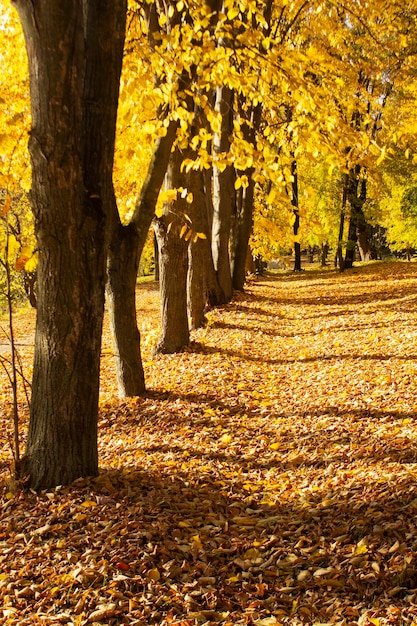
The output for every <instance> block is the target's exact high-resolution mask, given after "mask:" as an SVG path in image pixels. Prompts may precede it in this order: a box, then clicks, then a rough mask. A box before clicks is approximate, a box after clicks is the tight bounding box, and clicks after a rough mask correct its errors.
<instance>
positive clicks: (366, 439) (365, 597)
mask: <svg viewBox="0 0 417 626" xmlns="http://www.w3.org/2000/svg"><path fill="white" fill-rule="evenodd" d="M138 309H139V324H140V327H141V329H142V332H143V352H144V362H145V371H146V376H147V384H148V388H149V391H148V394H147V395H146V396H145V397H144V398H140V399H133V400H130V401H120V400H118V399H117V396H116V392H115V378H114V373H113V364H112V355H111V352H112V348H111V341H110V339H109V337H108V334H107V331H106V334H105V338H104V345H103V372H102V374H103V375H102V380H103V383H102V393H101V398H102V399H101V406H100V423H99V429H100V434H99V448H100V467H101V473H100V476H99V477H98V478H96V479H92V480H80V481H78V482H77V483H76V484H74V485H71V486H70V487H65V488H57V489H54V490H50V491H47V492H42V493H39V494H35V493H31V492H29V493H23V492H21V491H19V490H17V491H14V490H13V485H12V484H11V483H10V481H8V466H9V464H10V459H11V453H10V444H9V439H10V437H11V425H10V421H9V420H10V418H9V417H8V416H9V413H10V411H9V407H10V401H9V399H8V396H7V381H6V379H5V378H4V375H3V374H1V376H2V377H3V378H2V381H1V382H2V387H1V388H2V390H3V391H2V394H3V398H2V399H3V409H2V415H1V431H0V445H1V447H0V455H1V456H0V462H1V471H2V474H1V477H2V479H3V483H2V485H3V486H2V499H1V514H0V597H1V608H0V623H2V624H13V625H17V624H19V626H24V625H26V624H54V625H55V624H56V625H58V624H65V623H66V624H109V625H116V624H129V625H132V626H134V625H137V626H139V625H148V624H160V625H163V626H168V625H178V626H180V625H182V626H194V625H202V624H206V625H207V626H209V625H222V626H227V625H228V626H232V625H235V624H236V625H257V626H271V625H279V624H282V625H287V624H290V625H298V624H317V625H319V624H339V625H342V624H349V625H359V626H368V625H374V626H378V625H379V626H382V625H385V624H395V625H399V626H400V625H402V624H404V625H411V624H413V623H417V569H416V567H417V481H416V479H417V448H416V438H417V423H416V408H417V379H416V359H417V349H416V346H417V265H415V264H405V263H392V264H372V265H369V266H365V267H360V268H356V269H354V270H353V271H350V272H346V273H344V274H342V275H341V274H338V273H336V272H334V271H330V270H328V271H325V272H305V273H303V274H297V275H294V274H293V273H282V274H278V275H275V276H266V277H263V278H260V279H257V280H253V281H251V282H250V283H249V285H248V288H247V291H246V292H245V293H244V294H238V295H237V296H236V298H235V299H234V301H233V303H231V304H230V305H229V306H227V307H224V308H221V309H218V310H213V311H211V312H209V314H208V316H207V317H208V324H207V326H206V328H204V329H202V330H200V331H198V332H195V333H194V334H193V337H192V339H193V342H192V345H191V347H190V350H189V351H186V352H184V353H182V354H179V355H170V356H159V357H157V358H155V359H152V358H151V356H150V355H151V350H152V347H153V345H154V344H155V343H156V340H157V338H158V323H159V314H158V294H157V291H156V289H155V286H154V285H149V286H145V287H143V286H142V287H140V288H139V289H138ZM32 333H33V315H32V314H25V315H20V316H19V317H18V323H17V335H18V338H17V340H18V343H20V345H21V354H22V359H23V364H24V366H25V368H26V371H27V375H28V377H30V358H31V354H30V352H31V346H30V343H31V342H30V341H29V340H28V338H30V337H31V336H32V335H31V334H32ZM6 351H7V349H6V348H5V347H4V346H3V347H2V352H1V354H2V358H6V357H5V354H6ZM22 411H23V412H25V411H26V409H25V403H24V399H23V398H22ZM22 438H24V433H22Z"/></svg>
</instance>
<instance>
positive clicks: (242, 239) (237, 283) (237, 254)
mask: <svg viewBox="0 0 417 626" xmlns="http://www.w3.org/2000/svg"><path fill="white" fill-rule="evenodd" d="M242 104H244V100H243V99H242V101H241V110H240V115H241V117H242V118H244V117H245V109H246V108H247V107H245V106H242ZM246 116H247V121H246V122H245V123H244V124H243V125H242V132H243V136H244V138H245V140H246V141H247V142H248V143H250V144H252V145H253V146H254V148H255V144H256V133H257V132H258V130H259V125H260V123H261V117H262V105H261V104H257V105H256V106H251V107H249V114H248V113H246ZM253 173H254V168H252V167H251V168H248V169H247V170H246V171H245V172H238V175H239V176H241V175H243V174H246V176H247V179H248V186H247V187H241V188H240V189H239V193H238V196H237V198H236V214H235V220H236V222H235V228H234V241H233V245H232V246H231V266H232V276H233V288H234V289H237V290H238V291H243V288H244V284H245V279H246V258H247V250H248V245H249V239H250V236H251V233H252V228H253V203H254V196H255V181H254V180H253Z"/></svg>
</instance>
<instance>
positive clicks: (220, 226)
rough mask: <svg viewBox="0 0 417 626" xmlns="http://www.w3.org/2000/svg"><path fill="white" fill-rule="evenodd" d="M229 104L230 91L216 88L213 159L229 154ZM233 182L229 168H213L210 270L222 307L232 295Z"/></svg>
mask: <svg viewBox="0 0 417 626" xmlns="http://www.w3.org/2000/svg"><path fill="white" fill-rule="evenodd" d="M233 100H234V92H233V90H232V89H229V88H228V87H218V88H217V91H216V105H215V108H216V110H217V111H219V112H220V114H221V117H222V125H221V131H220V133H218V134H216V135H215V138H214V152H215V154H217V155H222V154H223V155H224V154H227V153H228V152H229V150H230V137H231V135H232V132H233ZM234 179H235V173H234V168H233V166H231V165H228V166H227V167H226V168H225V169H224V170H223V171H221V170H220V169H218V168H216V167H214V170H213V205H214V215H213V228H212V250H213V261H214V267H215V270H216V272H217V279H218V281H219V286H220V289H221V291H222V293H223V295H224V302H225V303H226V302H229V301H230V300H231V298H232V295H233V284H232V274H231V267H230V255H229V237H230V227H231V222H232V213H233V211H234V206H235V190H234Z"/></svg>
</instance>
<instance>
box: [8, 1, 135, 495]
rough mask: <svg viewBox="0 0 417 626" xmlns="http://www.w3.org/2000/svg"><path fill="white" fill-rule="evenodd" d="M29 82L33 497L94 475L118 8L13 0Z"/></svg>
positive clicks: (28, 463)
mask: <svg viewBox="0 0 417 626" xmlns="http://www.w3.org/2000/svg"><path fill="white" fill-rule="evenodd" d="M14 4H15V5H16V7H17V9H18V11H19V14H20V17H21V21H22V24H23V28H24V33H25V39H26V45H27V51H28V58H29V69H30V82H31V106H32V130H31V138H30V142H29V149H30V154H31V160H32V191H31V203H32V207H33V211H34V217H35V233H36V237H37V246H38V250H39V266H38V308H37V321H36V336H35V357H34V371H33V386H32V401H31V412H30V422H29V431H28V440H27V448H26V456H25V457H24V462H23V463H22V467H21V471H22V472H25V473H28V474H29V480H30V485H31V486H32V487H33V488H36V489H37V488H46V487H52V486H54V485H58V484H66V483H70V482H71V481H73V480H74V479H76V478H78V477H81V476H87V475H95V474H97V472H98V454H97V414H98V391H99V370H100V349H101V331H102V318H103V310H104V286H105V265H106V245H107V219H106V213H107V211H108V209H109V204H110V201H111V200H110V199H111V198H112V194H113V189H112V166H113V153H114V136H115V125H116V114H117V101H118V90H119V79H120V71H121V63H122V54H123V43H124V28H125V19H126V2H125V0H95V1H94V0H90V1H89V2H87V0H85V1H84V2H82V1H81V0H67V1H66V2H62V0H37V1H36V2H32V1H30V0H15V3H14Z"/></svg>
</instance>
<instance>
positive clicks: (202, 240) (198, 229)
mask: <svg viewBox="0 0 417 626" xmlns="http://www.w3.org/2000/svg"><path fill="white" fill-rule="evenodd" d="M187 188H188V189H189V190H190V191H191V192H192V194H193V202H192V203H191V206H190V207H189V211H188V214H189V216H190V217H191V220H192V230H193V235H192V237H191V239H190V247H189V253H188V259H189V263H188V280H187V294H188V317H189V319H190V329H191V330H195V329H196V328H200V327H202V326H204V323H205V311H206V309H207V307H208V306H214V305H216V304H218V303H219V302H220V301H221V292H220V288H219V285H218V282H217V276H216V272H215V270H214V264H213V257H212V251H211V245H210V224H209V221H208V207H207V202H206V198H207V196H208V192H207V190H206V189H205V185H204V174H203V172H200V171H195V170H192V171H191V172H190V173H189V174H188V176H187Z"/></svg>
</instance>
